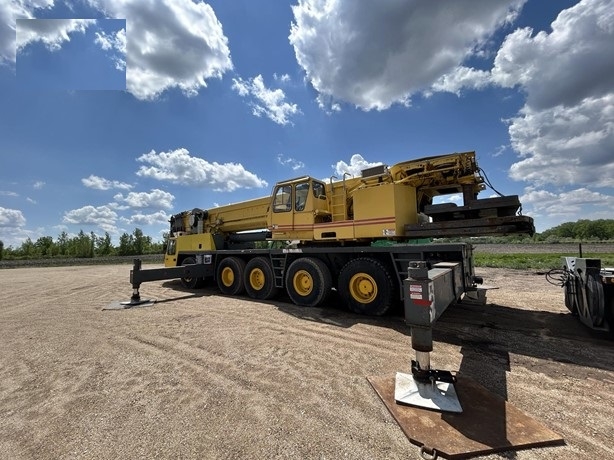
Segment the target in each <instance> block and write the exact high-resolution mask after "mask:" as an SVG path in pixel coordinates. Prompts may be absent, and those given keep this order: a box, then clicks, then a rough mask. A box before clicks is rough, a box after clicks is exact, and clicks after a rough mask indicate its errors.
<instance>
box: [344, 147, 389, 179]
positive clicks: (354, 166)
mask: <svg viewBox="0 0 614 460" xmlns="http://www.w3.org/2000/svg"><path fill="white" fill-rule="evenodd" d="M381 164H382V162H381V161H378V162H375V163H371V162H368V161H367V160H365V159H364V158H363V157H362V155H360V154H358V153H355V154H354V155H352V157H351V158H350V163H349V164H348V163H346V162H345V161H338V162H337V163H336V164H335V165H333V168H334V169H335V174H336V175H337V178H338V179H340V180H341V179H342V178H343V175H344V174H345V173H349V174H350V175H352V176H353V177H360V176H361V175H362V171H363V169H367V168H372V167H373V166H379V165H381Z"/></svg>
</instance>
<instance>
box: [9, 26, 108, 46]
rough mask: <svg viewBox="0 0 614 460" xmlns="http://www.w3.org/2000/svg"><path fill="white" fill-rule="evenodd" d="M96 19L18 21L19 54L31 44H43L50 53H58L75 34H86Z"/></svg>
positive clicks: (17, 42) (17, 43) (17, 44)
mask: <svg viewBox="0 0 614 460" xmlns="http://www.w3.org/2000/svg"><path fill="white" fill-rule="evenodd" d="M94 24H96V20H95V19H17V33H16V37H17V41H16V46H17V52H18V53H19V52H20V51H21V50H23V49H24V48H25V47H26V46H28V45H29V44H30V43H34V42H38V41H40V42H42V43H43V44H44V45H45V46H46V47H47V49H48V50H49V51H58V50H59V49H61V48H62V44H63V43H64V42H68V41H70V35H71V34H73V33H85V30H86V29H87V28H88V27H89V26H91V25H94Z"/></svg>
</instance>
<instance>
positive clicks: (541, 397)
mask: <svg viewBox="0 0 614 460" xmlns="http://www.w3.org/2000/svg"><path fill="white" fill-rule="evenodd" d="M477 274H478V275H480V276H483V277H484V281H485V283H486V284H488V285H495V286H499V289H493V290H491V291H489V298H488V302H489V303H488V305H487V306H485V307H477V306H468V305H464V306H461V305H459V306H454V307H452V308H450V309H448V311H447V312H446V313H445V314H444V315H443V316H442V318H441V319H440V321H439V322H438V323H437V325H436V328H435V334H434V338H435V350H434V352H433V354H432V363H433V365H435V366H437V367H439V368H442V369H448V370H452V371H459V372H461V373H462V374H463V375H466V376H468V377H471V378H472V379H474V380H475V381H477V382H478V383H480V384H482V385H484V386H485V387H487V388H488V389H490V390H491V391H493V392H494V393H496V394H498V395H500V396H502V397H504V398H505V399H506V400H507V401H509V402H510V403H511V404H513V405H514V406H516V407H517V408H519V409H520V410H522V411H524V412H526V413H528V414H529V415H531V416H532V417H533V418H535V419H537V420H539V421H541V422H542V423H543V424H544V425H546V426H547V427H548V428H550V429H552V430H554V431H555V432H557V433H558V434H560V435H561V436H562V437H563V438H564V439H565V445H564V446H557V447H544V448H535V449H528V450H522V451H519V452H507V453H503V454H501V455H490V456H488V457H484V458H488V459H500V458H505V459H516V458H517V459H520V460H523V459H566V458H574V459H587V460H588V459H590V460H594V459H614V447H613V446H612V439H614V424H613V423H612V420H614V349H613V347H612V342H611V341H609V340H606V338H604V337H603V336H601V335H599V334H594V333H591V332H589V331H588V330H587V329H585V328H584V327H583V326H582V325H580V324H579V323H578V321H577V320H576V319H575V318H573V317H572V316H571V315H569V314H568V313H567V311H566V309H565V307H564V305H563V293H562V290H561V289H560V288H558V287H556V286H553V285H550V284H548V283H547V282H546V281H545V279H544V277H543V276H542V275H539V276H538V275H536V274H533V273H531V272H525V271H513V270H503V269H478V270H477ZM128 275H129V266H126V265H108V266H82V267H50V268H15V269H12V270H2V271H0V293H1V294H0V295H1V296H2V300H1V302H0V325H1V332H2V333H1V334H0V349H1V350H2V359H1V360H0V458H2V459H11V460H19V459H34V458H36V459H117V458H147V459H150V458H182V459H202V458H224V459H226V458H231V459H261V458H266V459H272V458H280V459H290V458H292V459H295V458H309V459H311V458H313V459H316V458H317V459H326V458H328V459H337V458H351V459H359V458H360V459H363V458H366V459H407V458H418V449H417V448H416V447H415V446H414V445H413V444H411V443H410V442H409V441H408V439H407V438H406V437H405V435H404V434H403V432H402V431H401V430H400V428H399V426H398V425H397V424H396V422H395V421H394V419H393V418H392V417H391V416H390V414H389V413H388V411H387V409H386V408H385V406H384V404H383V403H382V402H381V400H380V399H379V398H378V397H377V395H376V394H375V392H374V391H373V389H372V388H371V386H370V385H369V383H368V381H367V380H366V376H388V375H394V373H395V372H396V371H405V372H406V371H408V370H409V369H408V363H409V360H410V359H411V358H412V357H413V354H412V353H411V348H410V343H409V336H408V332H409V331H408V328H407V327H406V326H405V325H404V322H403V319H402V318H401V317H398V316H389V317H385V318H377V319H374V318H365V317H360V316H356V315H353V314H350V313H348V312H346V311H343V310H341V309H339V307H338V305H337V303H336V302H335V300H334V299H333V300H331V301H330V303H329V305H327V308H299V307H296V306H293V305H291V304H289V303H287V302H285V301H284V300H283V299H280V300H279V301H275V302H266V303H263V302H255V301H251V300H248V299H235V298H228V297H223V296H220V295H219V294H218V292H217V291H216V290H215V289H213V288H205V289H203V290H201V291H198V292H196V293H193V292H188V291H184V290H182V289H181V286H180V284H179V283H178V282H177V281H165V282H153V283H149V284H145V285H143V286H142V289H141V293H142V295H143V297H154V298H156V299H157V300H158V302H157V303H156V304H155V305H154V306H153V307H144V308H133V309H130V310H120V311H103V308H104V307H105V306H107V305H109V304H110V303H112V302H113V301H117V300H127V299H128V298H129V296H130V294H131V289H130V284H129V282H128Z"/></svg>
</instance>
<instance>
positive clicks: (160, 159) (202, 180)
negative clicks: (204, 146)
mask: <svg viewBox="0 0 614 460" xmlns="http://www.w3.org/2000/svg"><path fill="white" fill-rule="evenodd" d="M137 160H138V161H140V162H141V163H145V164H146V165H147V166H141V167H139V170H138V171H137V175H138V176H141V177H149V178H153V179H157V180H162V181H168V182H171V183H173V184H180V185H186V186H195V187H211V188H213V190H215V191H229V192H231V191H233V190H236V189H239V188H262V187H266V186H268V184H267V182H266V181H264V180H262V179H260V178H259V177H258V176H256V175H255V174H254V173H251V172H249V171H247V170H245V168H244V167H243V165H241V164H240V163H223V164H220V163H217V162H213V163H209V162H208V161H206V160H204V159H202V158H199V157H194V156H191V155H190V152H189V151H188V150H187V149H184V148H180V149H177V150H172V151H169V152H160V153H156V151H155V150H152V151H151V152H149V153H146V154H144V155H141V156H140V157H139V158H137Z"/></svg>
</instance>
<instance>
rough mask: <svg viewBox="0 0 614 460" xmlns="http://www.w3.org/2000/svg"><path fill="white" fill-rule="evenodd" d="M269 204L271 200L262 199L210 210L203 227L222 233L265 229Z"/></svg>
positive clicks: (268, 198) (267, 198)
mask: <svg viewBox="0 0 614 460" xmlns="http://www.w3.org/2000/svg"><path fill="white" fill-rule="evenodd" d="M270 203H271V198H270V197H264V198H257V199H255V200H249V201H244V202H242V203H233V204H228V205H225V206H219V207H217V208H211V209H209V210H208V211H209V217H208V218H207V220H206V221H205V227H207V228H211V229H221V230H222V231H223V232H224V233H228V232H242V231H248V230H257V229H260V228H266V227H267V225H268V210H269V204H270ZM213 233H215V232H213Z"/></svg>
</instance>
